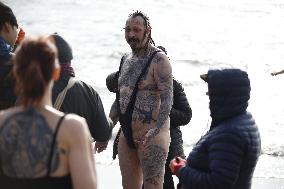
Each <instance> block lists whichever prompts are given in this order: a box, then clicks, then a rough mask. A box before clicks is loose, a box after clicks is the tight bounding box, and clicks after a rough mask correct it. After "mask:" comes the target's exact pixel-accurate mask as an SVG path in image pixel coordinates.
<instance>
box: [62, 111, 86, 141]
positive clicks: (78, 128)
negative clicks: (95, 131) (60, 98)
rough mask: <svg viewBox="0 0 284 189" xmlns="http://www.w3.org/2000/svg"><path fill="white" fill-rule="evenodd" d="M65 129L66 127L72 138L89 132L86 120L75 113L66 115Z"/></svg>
mask: <svg viewBox="0 0 284 189" xmlns="http://www.w3.org/2000/svg"><path fill="white" fill-rule="evenodd" d="M63 127H65V129H66V130H67V132H68V134H69V135H70V136H74V135H77V134H79V133H82V132H83V133H84V132H89V130H88V125H87V122H86V120H85V118H83V117H81V116H79V115H77V114H73V113H70V114H66V115H65V117H64V122H63Z"/></svg>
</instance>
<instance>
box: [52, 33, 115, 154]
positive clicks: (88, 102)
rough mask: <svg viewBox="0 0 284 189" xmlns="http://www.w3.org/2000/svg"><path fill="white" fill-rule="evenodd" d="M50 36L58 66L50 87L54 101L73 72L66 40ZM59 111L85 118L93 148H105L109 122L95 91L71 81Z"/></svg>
mask: <svg viewBox="0 0 284 189" xmlns="http://www.w3.org/2000/svg"><path fill="white" fill-rule="evenodd" d="M50 39H51V40H52V41H53V42H54V43H55V45H56V47H57V50H58V59H59V63H60V66H61V75H60V78H59V80H58V81H55V83H54V86H53V89H52V103H53V104H54V103H55V101H56V99H57V97H58V95H59V93H60V92H61V91H62V90H63V89H64V88H65V87H66V86H67V84H68V82H69V80H70V79H71V78H72V79H73V78H74V77H75V72H74V70H73V68H72V67H71V60H72V59H73V54H72V49H71V47H70V45H69V44H68V43H67V41H66V40H65V39H63V38H62V37H61V36H60V35H58V34H53V35H51V36H50ZM60 111H62V112H68V113H75V114H78V115H80V116H82V117H84V118H85V119H86V120H87V123H88V126H89V129H90V132H91V135H92V137H93V138H94V140H95V141H96V143H95V149H96V151H97V152H101V151H103V150H105V149H106V147H107V145H108V141H109V139H110V137H111V135H112V128H113V124H112V121H111V120H110V119H109V118H107V117H106V114H105V111H104V107H103V104H102V101H101V98H100V96H99V94H98V93H97V92H96V91H95V90H94V89H93V88H92V87H91V86H90V85H88V84H86V83H85V82H83V81H79V80H75V81H74V84H73V86H72V87H71V88H70V89H68V91H67V93H66V96H65V98H64V100H63V103H62V105H61V107H60Z"/></svg>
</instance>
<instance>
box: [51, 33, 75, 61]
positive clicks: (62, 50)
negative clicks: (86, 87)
mask: <svg viewBox="0 0 284 189" xmlns="http://www.w3.org/2000/svg"><path fill="white" fill-rule="evenodd" d="M51 36H52V37H53V38H54V40H55V45H56V47H57V51H58V59H59V62H60V63H67V62H70V61H71V60H72V59H73V53H72V48H71V46H70V45H69V44H68V43H67V41H65V39H63V38H62V37H61V36H60V35H58V34H57V33H54V34H52V35H51Z"/></svg>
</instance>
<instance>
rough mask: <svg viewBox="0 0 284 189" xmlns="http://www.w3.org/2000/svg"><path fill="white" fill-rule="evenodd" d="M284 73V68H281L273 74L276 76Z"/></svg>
mask: <svg viewBox="0 0 284 189" xmlns="http://www.w3.org/2000/svg"><path fill="white" fill-rule="evenodd" d="M283 73H284V70H281V71H280V72H272V73H271V75H272V76H276V75H279V74H283Z"/></svg>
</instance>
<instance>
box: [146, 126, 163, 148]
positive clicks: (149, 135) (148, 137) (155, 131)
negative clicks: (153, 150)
mask: <svg viewBox="0 0 284 189" xmlns="http://www.w3.org/2000/svg"><path fill="white" fill-rule="evenodd" d="M159 132H160V129H159V128H155V129H150V130H149V131H148V132H147V133H146V135H145V138H144V140H143V145H145V144H147V143H148V142H149V141H150V140H151V139H152V138H154V137H155V136H156V135H157V134H158V133H159Z"/></svg>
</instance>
